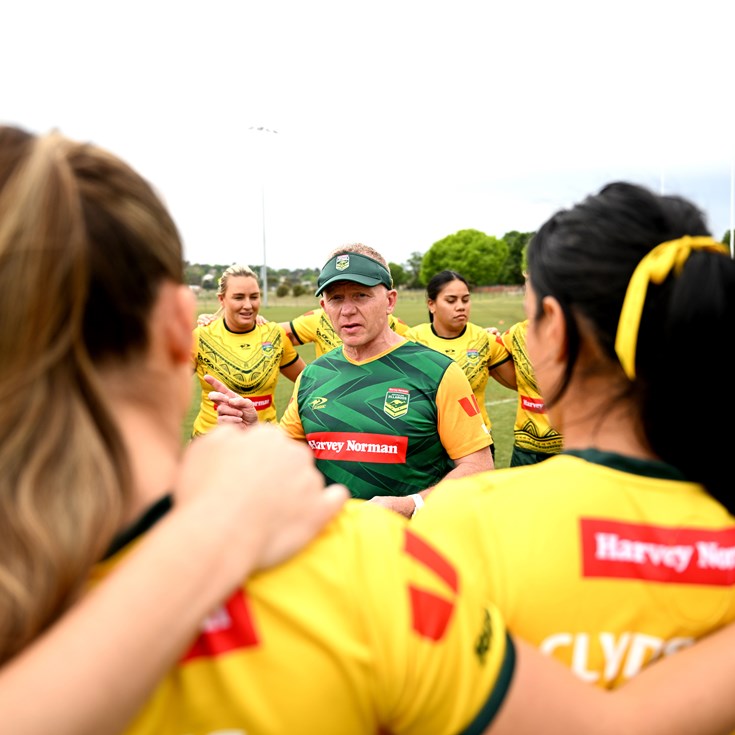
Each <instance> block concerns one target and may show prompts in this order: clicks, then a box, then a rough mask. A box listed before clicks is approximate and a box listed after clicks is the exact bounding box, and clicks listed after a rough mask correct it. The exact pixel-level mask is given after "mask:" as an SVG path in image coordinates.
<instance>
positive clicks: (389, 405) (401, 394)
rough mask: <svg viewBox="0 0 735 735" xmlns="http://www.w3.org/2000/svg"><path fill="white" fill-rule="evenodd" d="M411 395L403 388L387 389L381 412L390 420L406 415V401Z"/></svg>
mask: <svg viewBox="0 0 735 735" xmlns="http://www.w3.org/2000/svg"><path fill="white" fill-rule="evenodd" d="M410 397H411V394H410V393H409V392H408V391H407V390H405V388H388V391H387V392H386V394H385V403H384V404H383V411H385V413H386V414H388V416H390V417H391V418H392V419H397V418H400V417H401V416H405V415H406V414H407V413H408V401H409V398H410Z"/></svg>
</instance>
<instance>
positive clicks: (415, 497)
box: [408, 493, 424, 518]
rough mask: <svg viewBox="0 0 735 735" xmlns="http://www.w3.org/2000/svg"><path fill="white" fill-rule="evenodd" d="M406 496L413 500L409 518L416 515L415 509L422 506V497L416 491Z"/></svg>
mask: <svg viewBox="0 0 735 735" xmlns="http://www.w3.org/2000/svg"><path fill="white" fill-rule="evenodd" d="M408 497H409V498H411V499H412V500H413V513H411V518H413V517H414V516H415V515H416V511H417V510H418V509H419V508H423V507H424V499H423V498H422V497H421V496H420V495H419V494H418V493H415V494H414V495H409V496H408Z"/></svg>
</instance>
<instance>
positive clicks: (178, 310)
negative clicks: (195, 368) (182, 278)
mask: <svg viewBox="0 0 735 735" xmlns="http://www.w3.org/2000/svg"><path fill="white" fill-rule="evenodd" d="M194 299H195V297H194V294H193V293H192V292H191V289H190V288H189V287H188V286H184V285H181V284H177V283H170V282H169V283H164V284H162V286H161V288H160V290H159V294H158V303H157V304H156V307H155V308H154V310H153V314H152V317H151V330H152V333H151V336H152V338H153V342H154V343H155V342H158V343H159V345H160V347H159V349H160V350H161V351H162V353H163V354H162V353H161V352H159V353H158V355H159V358H160V357H164V355H165V357H166V358H168V359H169V360H171V362H172V363H174V364H179V363H182V362H186V363H191V353H192V346H193V339H194V335H193V330H194V323H195V316H194ZM157 337H158V339H157Z"/></svg>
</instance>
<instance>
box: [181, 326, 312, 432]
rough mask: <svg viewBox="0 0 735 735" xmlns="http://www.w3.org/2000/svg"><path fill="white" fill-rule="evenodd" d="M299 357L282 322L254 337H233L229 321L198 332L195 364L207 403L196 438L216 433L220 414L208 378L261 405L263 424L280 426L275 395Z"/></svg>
mask: <svg viewBox="0 0 735 735" xmlns="http://www.w3.org/2000/svg"><path fill="white" fill-rule="evenodd" d="M298 359H299V355H298V353H297V352H296V348H295V347H294V346H293V345H292V344H291V341H290V340H289V339H288V337H287V336H286V331H285V330H284V329H283V327H281V326H280V325H279V324H277V323H276V322H267V323H266V324H263V325H261V326H258V325H256V326H255V327H253V328H252V329H251V330H250V331H249V332H242V333H239V332H231V331H230V330H229V329H228V328H227V325H226V324H225V320H224V319H216V320H215V321H213V322H211V323H210V324H208V325H207V326H200V327H197V328H196V329H195V330H194V345H193V352H192V362H193V364H194V369H195V371H196V374H197V376H198V378H199V382H200V384H201V391H202V400H201V404H200V407H199V413H198V414H197V417H196V419H195V420H194V427H193V435H194V436H198V435H199V434H204V433H206V432H207V431H211V430H212V429H213V428H214V427H215V426H216V425H217V412H216V410H215V408H214V404H213V403H212V401H210V400H209V392H210V391H211V390H212V388H211V386H210V385H209V383H207V382H205V380H204V376H205V375H212V376H214V377H215V378H217V379H218V380H221V381H222V382H223V383H224V384H225V385H226V386H227V387H228V388H230V389H231V390H233V391H235V393H239V394H240V395H241V396H245V397H246V398H250V399H251V400H252V401H253V403H254V404H255V408H256V409H257V411H258V419H260V421H268V422H275V421H276V418H277V417H276V405H275V400H274V393H275V390H276V382H277V381H278V378H279V376H280V370H281V368H283V367H288V366H289V365H291V363H294V362H296V360H298Z"/></svg>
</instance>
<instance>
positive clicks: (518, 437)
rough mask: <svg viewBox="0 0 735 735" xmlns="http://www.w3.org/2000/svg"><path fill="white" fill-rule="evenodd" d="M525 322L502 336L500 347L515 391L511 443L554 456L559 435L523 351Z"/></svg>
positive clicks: (558, 446) (560, 441)
mask: <svg viewBox="0 0 735 735" xmlns="http://www.w3.org/2000/svg"><path fill="white" fill-rule="evenodd" d="M527 328H528V320H527V319H526V320H524V321H522V322H518V323H517V324H514V325H513V326H512V327H510V329H508V330H507V331H505V332H503V335H502V337H501V339H502V341H503V344H504V345H505V347H506V349H507V350H508V352H510V354H511V355H512V356H513V362H514V364H515V370H516V385H517V390H518V409H517V411H516V420H515V425H514V426H513V443H514V445H515V446H517V447H519V448H520V449H524V450H526V451H527V452H542V453H544V454H557V453H558V452H560V451H561V449H562V435H561V434H560V433H559V432H558V431H557V430H556V429H554V428H553V427H552V426H551V424H550V423H549V417H548V415H547V414H546V404H545V403H544V399H543V398H542V397H541V392H540V391H539V387H538V383H537V382H536V375H535V373H534V371H533V367H532V365H531V361H530V360H529V359H528V351H527V350H526V329H527Z"/></svg>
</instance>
